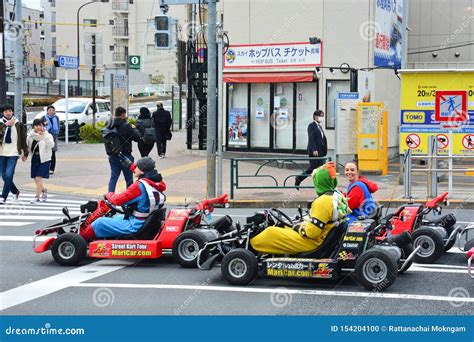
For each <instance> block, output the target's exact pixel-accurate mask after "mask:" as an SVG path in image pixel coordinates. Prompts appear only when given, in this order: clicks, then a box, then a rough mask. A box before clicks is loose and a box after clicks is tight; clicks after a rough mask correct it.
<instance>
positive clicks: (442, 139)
mask: <svg viewBox="0 0 474 342" xmlns="http://www.w3.org/2000/svg"><path fill="white" fill-rule="evenodd" d="M436 139H437V140H438V148H439V149H440V150H442V149H444V148H446V147H448V145H449V138H448V136H447V135H446V134H438V135H437V136H436Z"/></svg>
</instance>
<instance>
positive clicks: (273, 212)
mask: <svg viewBox="0 0 474 342" xmlns="http://www.w3.org/2000/svg"><path fill="white" fill-rule="evenodd" d="M268 213H269V214H270V216H271V217H272V218H274V219H275V220H276V221H277V222H279V223H281V224H283V225H284V226H289V227H292V226H293V221H292V220H291V219H290V218H289V217H288V215H286V214H285V213H284V212H283V211H281V210H280V209H276V208H271V209H270V210H268Z"/></svg>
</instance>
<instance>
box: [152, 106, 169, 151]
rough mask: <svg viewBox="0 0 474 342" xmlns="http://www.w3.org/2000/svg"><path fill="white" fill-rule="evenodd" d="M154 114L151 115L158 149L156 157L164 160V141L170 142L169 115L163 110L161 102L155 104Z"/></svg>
mask: <svg viewBox="0 0 474 342" xmlns="http://www.w3.org/2000/svg"><path fill="white" fill-rule="evenodd" d="M156 108H157V110H156V112H154V113H153V115H152V119H153V123H154V124H155V134H156V146H157V148H158V157H159V158H160V159H162V158H165V155H166V141H167V140H171V124H172V123H173V122H172V120H171V114H170V112H168V111H167V110H165V109H164V108H163V103H162V102H157V103H156Z"/></svg>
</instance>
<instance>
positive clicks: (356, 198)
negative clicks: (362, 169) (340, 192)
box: [346, 177, 379, 210]
mask: <svg viewBox="0 0 474 342" xmlns="http://www.w3.org/2000/svg"><path fill="white" fill-rule="evenodd" d="M359 181H360V182H362V183H364V184H365V185H366V186H367V189H368V190H369V192H370V193H372V194H373V193H374V192H376V191H377V190H378V189H379V187H378V185H377V184H376V183H374V182H371V181H369V180H368V179H366V178H364V177H359ZM346 197H347V198H348V202H349V208H351V210H353V209H354V208H360V206H361V205H362V202H364V199H365V198H364V192H363V191H362V189H361V188H360V187H359V186H354V187H353V188H352V189H351V190H350V191H349V192H348V193H347V194H346Z"/></svg>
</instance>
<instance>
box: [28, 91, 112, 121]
mask: <svg viewBox="0 0 474 342" xmlns="http://www.w3.org/2000/svg"><path fill="white" fill-rule="evenodd" d="M95 102H96V103H95V104H96V114H95V119H96V122H106V121H108V120H109V119H110V117H111V112H110V101H109V100H104V99H96V100H95ZM53 106H54V108H55V109H56V115H57V116H58V117H59V120H60V122H61V126H63V125H64V122H65V121H66V112H65V111H66V100H65V99H61V100H58V101H56V102H54V103H53ZM46 108H47V107H44V110H43V111H42V112H40V113H38V114H37V115H36V116H35V119H40V118H42V117H43V116H45V115H46ZM76 120H77V123H78V124H79V125H80V126H83V125H85V124H92V99H91V98H85V97H73V98H69V100H68V121H70V122H71V121H73V122H74V121H76Z"/></svg>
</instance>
